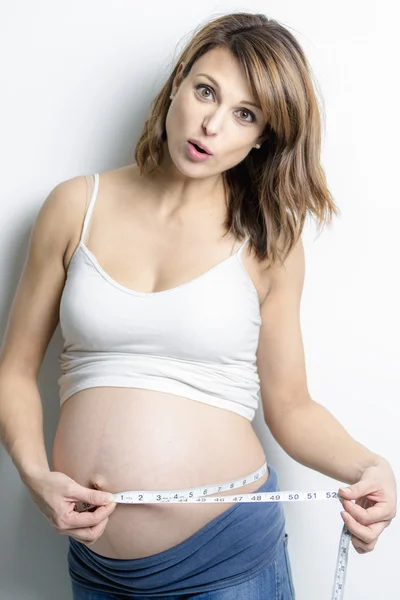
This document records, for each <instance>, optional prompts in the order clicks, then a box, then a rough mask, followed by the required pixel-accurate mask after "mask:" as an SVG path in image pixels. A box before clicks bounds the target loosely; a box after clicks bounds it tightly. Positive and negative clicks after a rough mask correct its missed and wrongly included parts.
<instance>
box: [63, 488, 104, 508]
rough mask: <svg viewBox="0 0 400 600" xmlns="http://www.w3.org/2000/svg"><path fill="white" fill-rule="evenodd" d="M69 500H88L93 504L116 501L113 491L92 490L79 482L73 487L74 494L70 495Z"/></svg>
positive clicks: (100, 504) (87, 501)
mask: <svg viewBox="0 0 400 600" xmlns="http://www.w3.org/2000/svg"><path fill="white" fill-rule="evenodd" d="M68 500H70V501H74V502H86V503H87V504H92V505H93V506H102V505H104V504H111V503H113V502H114V494H112V493H111V492H102V491H100V490H92V489H91V488H86V487H84V486H82V485H79V484H78V483H75V485H74V487H73V494H70V495H69V496H68Z"/></svg>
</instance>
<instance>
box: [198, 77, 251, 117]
mask: <svg viewBox="0 0 400 600" xmlns="http://www.w3.org/2000/svg"><path fill="white" fill-rule="evenodd" d="M200 88H205V89H207V90H211V91H212V92H213V93H215V92H214V90H213V88H212V87H210V86H209V85H205V84H203V83H199V84H198V85H196V90H198V89H200ZM200 96H201V97H202V98H209V96H203V95H202V94H201V93H200ZM239 112H241V113H246V114H248V115H250V116H251V121H249V120H248V119H240V120H241V121H247V123H254V122H255V121H256V117H255V115H254V113H252V112H251V110H248V109H247V108H242V109H240V111H239Z"/></svg>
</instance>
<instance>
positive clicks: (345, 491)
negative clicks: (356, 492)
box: [339, 487, 350, 494]
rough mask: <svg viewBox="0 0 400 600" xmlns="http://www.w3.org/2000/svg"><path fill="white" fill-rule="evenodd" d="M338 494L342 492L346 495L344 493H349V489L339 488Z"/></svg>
mask: <svg viewBox="0 0 400 600" xmlns="http://www.w3.org/2000/svg"><path fill="white" fill-rule="evenodd" d="M339 492H344V493H345V494H346V493H348V492H350V488H349V487H344V488H339Z"/></svg>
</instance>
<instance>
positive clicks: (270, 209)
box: [134, 12, 339, 265]
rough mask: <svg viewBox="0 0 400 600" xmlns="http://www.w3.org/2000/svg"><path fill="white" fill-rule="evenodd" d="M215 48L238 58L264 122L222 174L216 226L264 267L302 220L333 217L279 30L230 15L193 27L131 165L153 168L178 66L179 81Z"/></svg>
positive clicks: (296, 52)
mask: <svg viewBox="0 0 400 600" xmlns="http://www.w3.org/2000/svg"><path fill="white" fill-rule="evenodd" d="M218 46H223V47H225V48H228V49H229V50H230V51H231V53H232V54H233V55H234V56H235V57H236V58H237V60H238V61H239V63H240V65H241V67H242V69H243V73H244V74H245V76H246V78H247V81H248V84H249V87H250V89H251V90H252V93H253V94H254V97H255V98H256V99H257V100H258V103H259V104H260V106H261V109H262V112H263V115H264V118H265V119H266V126H265V129H264V131H263V134H262V138H263V139H264V140H265V141H263V143H262V145H261V148H260V149H252V150H251V151H250V152H249V153H248V154H247V156H246V157H245V158H244V160H242V161H241V162H240V163H239V164H237V165H236V166H234V167H232V168H230V169H228V170H227V171H224V172H223V173H222V177H223V186H224V189H225V193H226V198H227V217H226V220H225V223H224V226H225V227H226V233H228V232H231V233H232V234H233V235H234V236H235V237H236V238H239V239H241V238H242V237H243V236H244V235H245V234H246V233H247V234H248V235H249V236H250V240H249V247H250V249H253V250H254V251H255V254H256V256H257V257H258V258H259V259H260V260H263V259H265V258H267V259H268V261H269V263H270V264H271V265H272V264H273V263H274V262H275V261H276V259H277V258H279V259H280V260H281V261H283V260H284V259H285V258H286V257H287V255H288V254H289V252H290V250H291V249H292V247H293V245H294V244H295V243H296V241H297V240H298V238H299V237H300V235H301V233H302V230H303V227H304V223H305V219H306V216H307V215H310V216H312V217H313V218H314V219H315V221H316V222H317V225H318V227H319V229H321V228H322V226H323V225H324V224H328V223H330V221H331V220H332V215H333V214H336V215H337V214H339V209H338V208H337V206H336V205H335V203H334V201H333V198H332V196H331V194H330V192H329V190H328V188H327V184H326V176H325V173H324V170H323V168H322V166H321V164H320V150H321V118H320V111H319V107H318V101H317V95H316V92H315V89H314V85H313V76H312V71H311V68H310V66H309V64H308V62H307V59H306V57H305V55H304V51H303V49H302V48H301V46H300V44H299V42H298V41H297V40H296V39H295V37H294V36H293V35H292V34H291V33H290V32H289V31H288V29H286V28H285V27H284V26H283V25H281V24H280V23H278V22H277V21H276V20H274V19H270V18H268V17H266V16H265V15H263V14H251V13H244V12H238V13H231V14H226V15H223V16H218V17H215V18H214V19H212V20H211V21H208V22H207V23H206V24H205V25H204V26H203V27H201V26H199V28H198V29H197V31H196V30H194V33H193V36H192V38H191V39H190V40H189V42H188V43H187V44H186V46H185V48H184V50H182V52H181V53H180V56H179V57H178V59H177V61H176V64H175V67H174V68H173V70H172V72H171V74H170V76H169V78H168V79H167V81H166V83H165V84H164V85H163V87H162V88H161V90H160V91H159V93H158V95H157V96H156V98H155V99H154V100H153V102H152V104H151V106H150V112H149V116H148V118H147V119H146V121H145V124H144V127H143V130H142V133H141V136H140V138H139V140H138V142H137V144H136V148H135V151H134V156H135V161H136V164H137V165H138V167H139V169H140V174H141V175H143V174H146V173H148V172H151V171H152V170H153V169H156V168H159V167H160V164H161V162H162V159H163V156H164V147H163V143H164V141H165V140H166V132H165V120H166V116H167V113H168V110H169V106H170V95H171V92H172V83H173V80H174V78H175V75H176V72H177V70H178V67H179V64H180V63H181V62H184V71H183V72H182V77H183V78H185V77H187V75H188V74H189V72H190V70H191V68H192V66H193V64H194V63H195V61H196V60H197V59H199V58H200V57H201V56H202V55H203V54H205V53H206V52H208V51H210V50H212V49H213V48H216V47H218Z"/></svg>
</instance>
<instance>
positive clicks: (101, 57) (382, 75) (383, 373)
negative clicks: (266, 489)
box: [0, 0, 400, 600]
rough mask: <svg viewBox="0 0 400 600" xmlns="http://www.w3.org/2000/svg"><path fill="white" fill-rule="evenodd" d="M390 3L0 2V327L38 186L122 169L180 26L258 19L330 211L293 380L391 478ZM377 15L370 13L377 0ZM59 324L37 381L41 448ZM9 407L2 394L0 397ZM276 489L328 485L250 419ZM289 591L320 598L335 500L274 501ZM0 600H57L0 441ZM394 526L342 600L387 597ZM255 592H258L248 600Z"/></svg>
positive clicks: (46, 548) (56, 538) (395, 218)
mask: <svg viewBox="0 0 400 600" xmlns="http://www.w3.org/2000/svg"><path fill="white" fill-rule="evenodd" d="M394 4H395V3H394V2H392V3H391V4H390V3H389V0H384V1H382V2H379V5H378V3H376V4H375V3H374V2H372V1H371V0H369V1H364V2H361V0H357V1H352V2H351V1H349V0H347V1H344V0H337V1H336V2H334V3H333V2H332V3H321V2H320V1H319V0H304V1H303V2H295V1H294V0H280V1H279V2H278V1H277V0H275V1H270V2H266V1H264V2H256V1H254V0H253V1H252V2H246V3H242V4H240V3H233V2H228V1H227V2H220V3H218V4H216V3H214V2H211V1H209V0H202V2H194V3H190V9H189V3H188V0H186V1H185V2H179V1H178V0H170V1H169V2H166V3H162V2H161V1H159V2H155V1H154V0H153V1H151V2H133V1H128V0H113V1H112V2H111V1H108V2H106V1H105V0H96V1H94V0H90V1H89V0H86V1H82V0H80V1H79V2H78V0H68V2H66V1H57V2H54V1H50V0H46V1H45V0H42V1H38V0H36V1H35V2H29V1H28V0H14V1H13V2H10V1H9V2H4V1H2V2H1V3H0V57H1V58H0V62H1V64H0V72H1V83H2V85H1V95H0V99H1V100H0V120H1V121H0V126H1V143H0V144H1V145H0V159H1V166H2V174H1V178H0V211H1V213H0V227H1V234H0V272H1V280H0V281H1V283H0V285H1V289H0V291H1V294H0V334H1V335H2V334H3V331H4V327H5V324H6V319H7V315H8V311H9V308H10V304H11V301H12V297H13V295H14V291H15V287H16V285H17V282H18V278H19V276H20V272H21V269H22V266H23V262H24V259H25V254H26V251H27V247H28V240H29V234H30V229H31V227H32V224H33V222H34V219H35V218H36V215H37V213H38V210H39V208H40V206H41V204H42V202H43V201H44V199H45V197H46V196H47V194H48V193H49V192H50V190H51V189H52V188H53V187H54V186H55V185H57V183H59V182H60V181H63V180H65V179H68V178H70V177H74V176H76V175H81V174H88V173H93V172H101V171H104V170H108V169H111V168H116V167H119V166H122V165H124V164H128V163H130V162H132V161H133V151H134V146H135V142H136V140H137V138H138V136H139V133H140V131H141V128H142V124H143V119H144V117H145V115H146V113H147V109H148V106H149V104H150V103H151V101H152V99H153V97H154V95H155V94H156V92H157V90H158V88H159V86H160V85H161V84H162V83H163V82H164V81H165V79H166V78H167V76H168V74H169V72H170V69H171V68H172V65H173V64H174V60H175V58H176V57H177V54H178V50H180V49H181V48H182V47H183V45H184V44H185V41H187V40H188V39H189V36H190V33H191V32H192V30H194V29H195V28H196V27H198V25H199V24H200V23H204V22H206V21H207V20H208V19H209V18H211V17H212V16H217V15H218V14H224V13H228V12H235V11H250V12H262V13H264V14H266V15H267V16H269V17H272V18H275V19H277V20H278V21H279V22H280V23H281V24H283V25H285V26H287V27H288V28H289V29H290V30H291V31H292V33H294V34H295V35H296V37H297V39H298V40H299V42H300V43H301V44H302V46H303V48H304V50H305V52H306V54H307V56H308V59H309V61H310V63H311V66H312V69H313V72H314V75H315V77H316V80H317V82H318V85H319V90H320V95H321V98H322V101H323V103H324V107H325V111H324V112H323V119H324V134H323V136H324V137H323V151H322V164H323V166H324V168H325V171H326V174H327V179H328V186H329V189H330V191H331V192H332V194H333V196H334V198H335V200H336V202H337V204H338V205H339V208H340V210H341V215H340V217H339V218H336V219H335V220H334V223H333V226H332V227H331V228H330V229H325V230H324V231H323V233H322V235H320V236H319V237H318V238H317V237H316V232H315V230H314V228H313V227H312V226H311V225H310V224H309V225H308V226H307V228H306V230H305V232H304V236H303V239H304V244H305V249H306V265H307V266H306V281H305V287H304V293H303V301H302V327H303V335H304V343H305V349H306V358H307V373H308V381H309V389H310V392H311V395H312V397H313V399H314V400H316V401H318V402H320V403H321V404H323V405H324V406H326V407H327V408H328V409H329V410H330V411H331V412H332V413H333V414H334V415H335V416H336V417H337V418H338V419H339V420H340V421H341V423H342V424H343V425H344V426H345V427H346V429H347V430H348V431H349V433H351V435H353V437H355V438H356V439H357V440H359V441H360V442H362V443H363V444H365V445H367V446H368V447H369V448H370V449H371V450H373V451H375V452H377V453H379V454H382V455H384V456H385V457H386V458H388V459H389V461H390V462H391V464H392V466H393V468H394V470H395V472H396V473H398V472H399V462H400V452H399V441H398V426H399V412H400V411H399V406H398V401H399V383H400V375H399V350H398V342H399V333H400V331H399V330H400V327H399V316H398V308H399V306H400V294H399V285H398V279H399V265H398V262H399V252H398V228H399V220H400V209H399V199H400V198H399V188H398V177H397V175H398V171H399V168H398V159H399V156H398V154H399V153H398V139H399V119H398V95H396V87H397V82H396V79H397V78H398V59H399V53H398V50H397V37H398V34H397V32H396V31H395V29H394V27H395V24H396V19H395V18H394ZM378 8H379V10H378ZM60 349H61V335H60V330H59V328H57V331H56V333H55V335H54V337H53V339H52V341H51V343H50V345H49V348H48V351H47V353H46V356H45V360H44V362H43V365H42V369H41V372H40V377H39V385H40V391H41V395H42V399H43V405H44V411H45V438H46V446H47V450H48V453H49V456H50V452H51V447H52V442H53V437H54V433H55V429H56V424H57V419H58V414H59V403H58V388H57V377H58V363H57V356H58V353H59V351H60ZM17 400H18V399H17V398H16V401H17ZM253 423H254V427H255V430H256V432H257V434H258V435H259V437H260V439H261V440H262V442H263V444H264V446H265V450H266V453H267V457H268V460H269V462H270V464H272V465H273V466H274V467H275V468H277V470H278V473H279V478H280V486H281V489H282V490H287V489H292V490H293V489H332V488H333V489H336V488H337V487H338V485H339V484H338V482H336V481H334V480H332V479H329V478H327V477H325V476H323V475H321V474H319V473H316V472H314V471H311V470H309V469H307V468H305V467H303V466H301V465H299V464H298V463H296V462H295V461H293V460H292V459H291V458H289V457H288V456H287V455H286V454H285V453H284V452H283V451H282V450H281V449H280V448H279V447H278V446H277V444H276V443H275V441H274V440H273V439H272V438H271V436H270V434H269V431H268V429H267V427H266V426H265V424H264V422H263V418H262V415H261V414H260V413H258V414H257V415H256V419H255V421H254V422H253ZM284 506H285V512H286V516H287V529H288V532H289V535H290V542H289V551H290V556H291V561H292V568H293V576H294V582H295V587H296V590H297V598H296V600H329V598H330V597H331V589H332V583H333V575H334V570H335V562H336V555H337V547H338V541H339V535H340V531H341V527H342V520H341V518H340V515H339V513H340V510H341V505H340V503H339V502H336V501H329V502H315V503H311V504H307V505H306V504H304V503H298V504H296V505H290V506H288V505H287V504H285V505H284ZM0 507H1V511H0V600H28V599H29V600H54V599H55V598H57V600H67V599H70V598H71V592H70V587H69V586H70V584H69V578H68V574H67V564H66V552H67V538H66V537H65V536H61V535H58V534H56V533H55V532H54V530H53V529H52V527H51V525H50V524H49V523H48V521H47V520H46V519H45V518H44V517H43V516H42V514H41V513H40V512H39V510H38V509H37V508H36V506H35V505H34V503H33V502H32V501H31V500H30V497H29V496H28V494H27V492H26V490H25V488H24V486H23V484H22V483H21V481H20V479H19V476H18V473H17V471H16V470H15V468H14V467H13V465H12V463H11V461H10V459H9V457H8V455H7V454H6V453H5V451H4V449H3V448H0ZM399 533H400V532H399V525H398V521H397V519H395V520H394V521H393V523H392V525H391V526H390V527H389V529H387V530H385V531H384V532H383V534H382V535H381V538H380V539H379V541H378V544H377V546H376V548H375V550H374V551H373V552H371V553H369V554H367V555H358V554H357V553H356V552H355V551H354V550H353V549H352V552H351V553H350V559H349V571H348V576H347V584H346V594H345V600H375V599H376V598H395V597H397V595H398V565H399V563H398V556H399V554H398V539H399ZM266 600H268V599H266Z"/></svg>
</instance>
